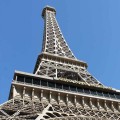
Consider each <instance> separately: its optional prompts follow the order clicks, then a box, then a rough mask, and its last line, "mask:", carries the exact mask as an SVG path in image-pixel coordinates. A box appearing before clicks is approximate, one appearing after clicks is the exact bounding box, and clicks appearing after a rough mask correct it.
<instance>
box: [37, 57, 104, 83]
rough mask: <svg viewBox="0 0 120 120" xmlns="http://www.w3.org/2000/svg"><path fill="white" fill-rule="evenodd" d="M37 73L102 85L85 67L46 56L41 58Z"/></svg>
mask: <svg viewBox="0 0 120 120" xmlns="http://www.w3.org/2000/svg"><path fill="white" fill-rule="evenodd" d="M36 74H38V75H45V76H48V77H56V78H65V79H71V80H77V81H80V82H85V83H87V84H95V85H102V84H101V83H100V82H99V81H98V80H97V79H96V78H94V77H93V76H92V75H91V74H90V73H89V72H88V71H87V69H86V68H85V67H81V66H77V65H73V64H69V63H64V62H57V61H54V60H49V59H44V58H43V59H42V60H41V62H40V64H39V67H38V69H37V71H36Z"/></svg>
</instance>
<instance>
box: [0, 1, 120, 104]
mask: <svg viewBox="0 0 120 120" xmlns="http://www.w3.org/2000/svg"><path fill="white" fill-rule="evenodd" d="M46 5H50V6H53V7H55V8H56V10H57V15H56V17H57V20H58V23H59V25H60V28H61V30H62V33H63V35H64V37H65V39H66V41H67V43H68V44H69V46H70V48H71V50H72V51H73V53H74V54H75V56H76V57H77V58H78V59H80V60H83V61H85V62H87V63H88V71H89V72H90V73H91V74H92V75H93V76H95V77H96V78H97V79H98V80H99V81H100V82H101V83H103V84H104V85H106V86H110V87H113V88H116V89H120V77H119V75H120V0H59V1H58V0H0V103H3V102H5V101H6V100H7V99H8V95H9V90H10V86H11V82H12V78H13V75H14V71H15V70H20V71H24V72H30V73H32V72H33V69H34V65H35V62H36V59H37V56H38V54H39V53H40V52H41V46H42V37H43V19H42V17H41V12H42V9H43V8H44V6H46Z"/></svg>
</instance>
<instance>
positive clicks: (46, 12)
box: [42, 6, 75, 59]
mask: <svg viewBox="0 0 120 120" xmlns="http://www.w3.org/2000/svg"><path fill="white" fill-rule="evenodd" d="M55 15H56V10H55V8H53V7H50V6H46V7H45V8H44V9H43V11H42V17H43V19H44V36H43V46H42V52H47V53H49V54H52V55H55V56H62V57H67V58H72V59H75V56H74V55H73V53H72V51H71V50H70V48H69V46H68V45H67V43H66V41H65V39H64V37H63V35H62V32H61V30H60V27H59V25H58V23H57V20H56V18H55Z"/></svg>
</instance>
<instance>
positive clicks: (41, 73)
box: [0, 6, 120, 120]
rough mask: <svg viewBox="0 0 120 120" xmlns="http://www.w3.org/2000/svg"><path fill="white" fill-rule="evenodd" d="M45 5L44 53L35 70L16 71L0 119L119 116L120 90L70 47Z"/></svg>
mask: <svg viewBox="0 0 120 120" xmlns="http://www.w3.org/2000/svg"><path fill="white" fill-rule="evenodd" d="M55 15H56V10H55V9H54V8H52V7H49V6H47V7H45V8H44V9H43V12H42V17H43V18H44V35H43V45H42V53H41V54H40V55H39V56H38V59H37V62H36V65H35V69H34V72H33V74H30V73H26V72H21V71H15V74H14V77H13V81H12V85H11V89H10V95H9V100H8V101H7V102H6V103H4V104H2V105H0V120H46V119H48V120H120V91H119V90H115V89H112V88H109V87H106V86H104V85H103V84H101V83H100V82H99V81H98V80H97V79H96V78H95V77H93V76H92V75H91V74H90V73H89V72H88V71H87V63H85V62H83V61H79V60H78V59H77V58H76V57H75V56H74V55H73V53H72V51H71V50H70V48H69V47H68V45H67V43H66V41H65V39H64V37H63V35H62V33H61V30H60V28H59V26H58V23H57V20H56V17H55Z"/></svg>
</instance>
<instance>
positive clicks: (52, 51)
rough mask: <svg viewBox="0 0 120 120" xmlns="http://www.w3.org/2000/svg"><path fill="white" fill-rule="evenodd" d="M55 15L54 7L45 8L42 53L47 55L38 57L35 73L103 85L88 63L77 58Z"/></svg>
mask: <svg viewBox="0 0 120 120" xmlns="http://www.w3.org/2000/svg"><path fill="white" fill-rule="evenodd" d="M55 15H56V11H55V9H54V8H50V7H46V8H44V10H43V13H42V16H43V18H44V23H45V28H44V36H43V45H42V46H43V48H42V53H43V54H45V55H43V56H42V57H41V58H40V57H38V61H39V63H37V65H36V67H35V70H34V73H35V74H38V75H45V76H48V77H56V78H59V77H61V78H67V79H73V80H74V79H75V80H78V81H82V82H85V83H87V84H95V85H102V84H101V83H100V82H99V81H98V80H96V79H95V78H94V77H93V76H92V75H91V74H90V73H89V72H88V71H87V69H86V67H87V64H86V63H84V62H82V61H78V60H77V59H76V58H75V56H74V55H73V53H72V52H71V50H70V48H69V47H68V45H67V43H66V41H65V39H64V37H63V35H62V33H61V30H60V28H59V25H58V23H57V20H56V18H55ZM44 56H46V57H44ZM77 63H78V64H77Z"/></svg>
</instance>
